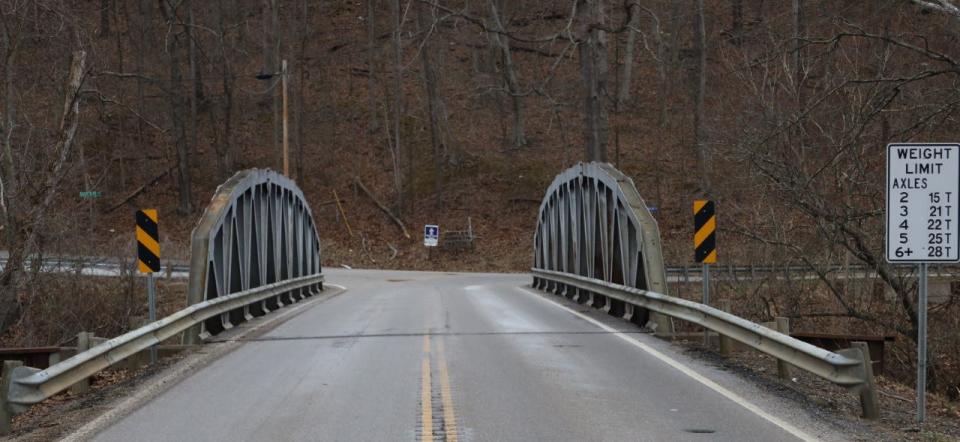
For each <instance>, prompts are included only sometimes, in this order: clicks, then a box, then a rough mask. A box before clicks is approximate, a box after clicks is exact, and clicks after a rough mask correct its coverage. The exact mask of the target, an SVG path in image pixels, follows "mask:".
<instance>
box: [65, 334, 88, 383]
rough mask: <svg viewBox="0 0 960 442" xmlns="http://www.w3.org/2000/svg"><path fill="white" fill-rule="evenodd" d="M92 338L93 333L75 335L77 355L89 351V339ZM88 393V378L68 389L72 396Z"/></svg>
mask: <svg viewBox="0 0 960 442" xmlns="http://www.w3.org/2000/svg"><path fill="white" fill-rule="evenodd" d="M92 336H93V333H89V332H80V333H79V334H77V353H76V354H80V353H83V352H85V351H87V350H89V349H90V338H91V337H92ZM88 391H90V378H85V379H83V380H82V381H79V382H77V383H76V384H73V385H72V386H71V387H70V393H73V394H82V393H86V392H88Z"/></svg>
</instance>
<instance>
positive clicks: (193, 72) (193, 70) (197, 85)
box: [185, 0, 203, 151]
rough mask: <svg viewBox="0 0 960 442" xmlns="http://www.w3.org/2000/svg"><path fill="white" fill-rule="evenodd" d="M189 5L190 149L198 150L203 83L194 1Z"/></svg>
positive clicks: (187, 4)
mask: <svg viewBox="0 0 960 442" xmlns="http://www.w3.org/2000/svg"><path fill="white" fill-rule="evenodd" d="M186 7H187V24H188V26H187V27H186V29H185V31H186V33H187V41H188V42H189V43H190V44H189V46H187V48H188V52H187V57H188V60H187V61H188V63H189V67H190V78H191V79H192V81H191V82H192V85H193V90H192V93H191V94H190V127H189V131H190V145H189V147H188V149H190V150H193V151H196V150H197V112H198V100H199V99H200V97H201V95H202V90H203V83H202V82H201V81H202V80H201V78H200V69H199V68H198V66H197V41H196V34H195V33H194V32H193V31H194V22H193V1H192V0H186Z"/></svg>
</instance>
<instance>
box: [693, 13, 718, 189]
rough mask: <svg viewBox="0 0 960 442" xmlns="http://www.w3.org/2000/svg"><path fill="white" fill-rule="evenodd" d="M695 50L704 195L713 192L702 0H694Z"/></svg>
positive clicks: (695, 113)
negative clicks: (707, 122)
mask: <svg viewBox="0 0 960 442" xmlns="http://www.w3.org/2000/svg"><path fill="white" fill-rule="evenodd" d="M696 11H697V22H696V32H695V35H696V48H697V49H696V50H697V60H698V63H697V80H696V86H695V88H694V104H693V107H694V110H693V130H694V136H695V137H696V138H695V143H696V147H695V148H696V152H697V162H698V163H699V165H700V191H701V192H703V194H704V195H705V196H710V195H711V194H712V193H713V188H712V187H711V185H710V173H711V171H712V167H711V165H710V151H709V147H708V146H707V139H706V138H707V134H706V128H705V125H706V122H705V121H704V108H703V106H704V104H703V99H704V95H705V94H706V89H707V28H706V23H705V18H704V13H703V0H696Z"/></svg>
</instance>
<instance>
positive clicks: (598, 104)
mask: <svg viewBox="0 0 960 442" xmlns="http://www.w3.org/2000/svg"><path fill="white" fill-rule="evenodd" d="M577 5H578V9H579V10H581V11H584V18H583V23H582V26H581V28H582V30H581V32H580V35H581V39H583V43H581V44H580V47H579V49H580V54H579V55H580V75H581V78H582V80H583V87H584V120H585V121H584V141H585V142H586V159H587V161H599V162H607V132H608V130H609V127H608V126H609V122H608V120H607V107H606V103H605V101H606V99H607V70H608V67H607V45H606V35H605V33H604V32H603V31H602V30H600V29H597V28H594V27H591V25H593V24H602V23H603V7H602V5H601V0H578V1H577Z"/></svg>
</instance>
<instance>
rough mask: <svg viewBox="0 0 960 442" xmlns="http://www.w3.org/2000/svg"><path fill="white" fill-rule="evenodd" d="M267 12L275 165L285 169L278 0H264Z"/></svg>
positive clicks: (266, 54) (265, 32)
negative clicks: (281, 115)
mask: <svg viewBox="0 0 960 442" xmlns="http://www.w3.org/2000/svg"><path fill="white" fill-rule="evenodd" d="M264 1H265V2H266V4H265V8H266V9H265V12H266V14H267V16H266V17H264V20H263V27H264V30H263V70H264V73H265V74H272V75H273V77H271V83H270V84H271V86H272V87H271V88H269V90H270V95H271V99H270V111H271V113H272V114H273V152H274V161H275V163H274V164H275V165H276V166H275V167H276V168H277V170H283V147H282V146H281V142H282V140H281V133H282V132H283V124H282V122H281V121H280V104H281V103H280V100H281V97H280V83H279V82H280V76H279V75H278V71H279V70H280V68H279V66H280V37H279V32H280V30H279V28H278V22H279V20H280V8H279V6H278V5H277V1H278V0H264Z"/></svg>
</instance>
